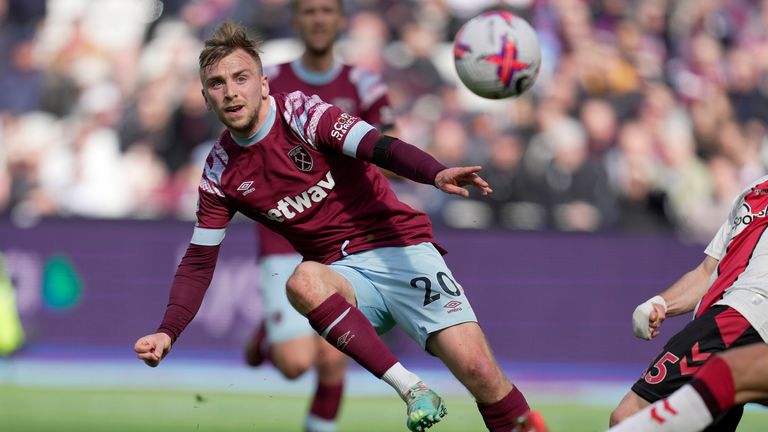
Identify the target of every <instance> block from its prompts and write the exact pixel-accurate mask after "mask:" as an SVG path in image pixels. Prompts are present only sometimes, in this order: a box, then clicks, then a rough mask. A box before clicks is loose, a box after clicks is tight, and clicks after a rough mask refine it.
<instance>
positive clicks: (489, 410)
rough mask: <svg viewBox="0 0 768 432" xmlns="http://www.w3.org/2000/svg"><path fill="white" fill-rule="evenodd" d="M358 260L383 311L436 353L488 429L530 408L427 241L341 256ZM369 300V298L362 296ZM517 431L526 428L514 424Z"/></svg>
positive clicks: (508, 425)
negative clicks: (470, 397)
mask: <svg viewBox="0 0 768 432" xmlns="http://www.w3.org/2000/svg"><path fill="white" fill-rule="evenodd" d="M344 261H345V262H347V265H355V264H356V262H355V261H359V262H360V265H361V266H362V265H364V266H365V270H361V271H364V272H365V275H366V277H367V278H369V279H370V280H371V281H372V283H373V284H374V285H375V287H376V289H377V292H378V293H379V295H380V296H381V297H382V298H383V299H384V301H385V304H386V306H387V311H388V313H389V314H390V315H391V316H392V318H393V319H394V320H395V321H396V322H397V324H398V325H399V326H400V327H401V328H402V329H403V330H404V331H405V332H406V333H407V334H408V335H409V336H411V338H413V339H414V340H415V341H416V342H417V343H419V344H420V345H421V346H422V347H424V348H425V349H426V350H428V351H429V352H431V353H433V354H435V355H437V356H438V357H440V358H441V359H442V360H443V361H444V362H445V363H446V365H448V367H449V369H450V370H451V371H452V372H454V374H455V375H456V376H457V377H459V380H460V381H462V383H464V384H465V385H466V387H467V388H468V389H469V390H470V392H472V394H473V395H475V397H476V398H477V400H478V408H479V409H480V412H481V413H482V415H483V418H484V420H485V422H486V424H487V425H488V427H489V429H491V430H505V431H510V430H513V429H512V427H513V425H514V426H518V424H517V419H518V418H519V417H520V416H523V415H524V414H526V413H527V412H529V408H528V404H527V403H526V401H525V398H524V397H523V396H522V394H521V393H520V392H519V391H518V390H517V389H516V388H513V386H512V384H511V383H510V382H509V380H508V379H507V378H506V377H505V376H504V374H503V373H502V371H501V369H500V368H499V366H498V364H497V363H496V360H495V359H494V357H493V355H492V354H491V350H490V348H489V347H488V343H487V342H486V339H485V336H484V335H483V332H482V331H481V330H480V327H479V326H478V324H477V318H476V317H475V314H474V311H473V310H472V306H471V305H470V303H469V300H468V299H467V297H466V295H465V293H464V291H463V289H462V288H461V286H460V285H459V284H458V283H457V282H456V280H455V278H454V277H453V275H452V274H451V271H450V270H449V269H448V268H447V266H446V264H445V261H443V258H442V256H441V255H440V253H439V252H438V251H437V250H436V249H435V248H434V246H433V245H432V244H430V243H422V244H418V245H413V246H408V247H406V248H385V249H382V250H378V251H371V252H365V253H362V254H358V256H355V257H349V258H348V259H345V260H344ZM360 301H361V303H364V304H369V303H372V301H371V300H370V299H369V298H361V299H360ZM519 430H525V429H522V428H519Z"/></svg>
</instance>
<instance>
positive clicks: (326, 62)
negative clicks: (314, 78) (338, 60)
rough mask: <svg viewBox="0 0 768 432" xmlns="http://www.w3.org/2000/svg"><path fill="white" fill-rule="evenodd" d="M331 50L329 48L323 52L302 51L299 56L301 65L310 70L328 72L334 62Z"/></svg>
mask: <svg viewBox="0 0 768 432" xmlns="http://www.w3.org/2000/svg"><path fill="white" fill-rule="evenodd" d="M334 60H335V58H334V56H333V50H332V49H329V50H328V51H325V52H323V53H316V52H311V51H304V54H303V55H302V56H301V65H302V66H303V67H304V69H306V70H308V71H310V72H318V73H323V72H328V71H329V70H331V68H332V67H333V64H334Z"/></svg>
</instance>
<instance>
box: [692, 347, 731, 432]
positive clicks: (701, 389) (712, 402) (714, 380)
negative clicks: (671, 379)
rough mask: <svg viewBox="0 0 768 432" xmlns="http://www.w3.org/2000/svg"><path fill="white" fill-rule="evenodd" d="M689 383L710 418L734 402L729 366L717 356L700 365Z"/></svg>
mask: <svg viewBox="0 0 768 432" xmlns="http://www.w3.org/2000/svg"><path fill="white" fill-rule="evenodd" d="M691 385H692V386H693V388H694V389H696V392H698V393H699V396H701V399H702V400H704V403H705V404H706V405H707V408H708V409H709V413H710V414H711V415H712V418H716V417H717V416H718V415H720V413H722V412H724V411H726V410H728V409H729V408H731V407H733V405H734V403H735V402H736V401H735V397H736V388H735V385H734V383H733V373H732V372H731V367H730V366H728V363H727V362H726V361H725V360H723V359H722V358H720V357H718V356H713V357H712V358H710V359H709V361H708V362H706V363H705V364H704V366H702V368H701V370H699V372H698V373H697V374H696V376H695V378H694V379H693V380H692V381H691Z"/></svg>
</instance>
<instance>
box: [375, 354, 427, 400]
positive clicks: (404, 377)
mask: <svg viewBox="0 0 768 432" xmlns="http://www.w3.org/2000/svg"><path fill="white" fill-rule="evenodd" d="M381 379H382V380H383V381H384V382H386V383H387V384H389V385H391V386H392V387H393V388H394V389H395V390H397V394H399V395H400V397H401V398H402V399H403V400H405V395H406V394H407V393H408V389H410V388H411V387H413V386H415V385H416V384H418V383H419V381H421V378H419V376H418V375H416V374H415V373H413V372H411V371H409V370H408V369H406V368H404V367H403V365H401V364H400V362H397V363H395V364H394V365H392V367H391V368H389V369H387V371H386V372H384V376H382V377H381Z"/></svg>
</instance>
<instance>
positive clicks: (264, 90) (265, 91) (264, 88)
mask: <svg viewBox="0 0 768 432" xmlns="http://www.w3.org/2000/svg"><path fill="white" fill-rule="evenodd" d="M268 96H269V78H268V77H267V76H266V75H263V74H262V75H261V97H262V98H263V99H266V98H267V97H268Z"/></svg>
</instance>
